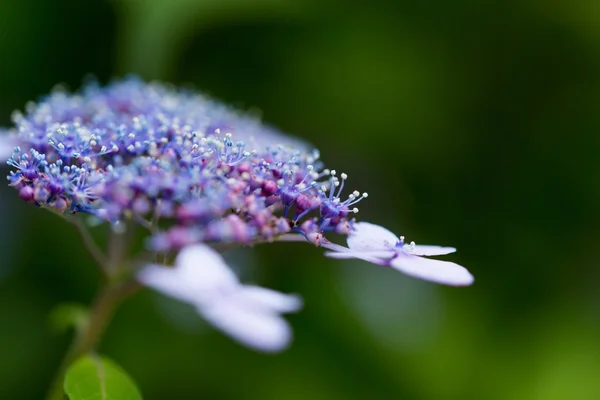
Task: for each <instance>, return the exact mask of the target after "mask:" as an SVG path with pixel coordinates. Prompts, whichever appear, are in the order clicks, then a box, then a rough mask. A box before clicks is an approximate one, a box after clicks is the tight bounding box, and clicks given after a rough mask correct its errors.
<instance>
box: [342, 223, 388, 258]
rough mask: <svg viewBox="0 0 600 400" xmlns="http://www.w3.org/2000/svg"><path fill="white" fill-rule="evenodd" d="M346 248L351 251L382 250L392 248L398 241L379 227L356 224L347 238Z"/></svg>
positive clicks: (368, 224)
mask: <svg viewBox="0 0 600 400" xmlns="http://www.w3.org/2000/svg"><path fill="white" fill-rule="evenodd" d="M347 241H348V247H349V248H350V249H351V250H353V251H372V250H382V249H385V248H386V247H387V246H392V247H394V246H395V245H396V243H398V241H399V239H398V237H397V236H396V235H394V234H393V233H392V232H390V231H388V230H387V229H385V228H384V227H381V226H379V225H375V224H370V223H368V222H357V223H355V224H354V225H353V231H352V232H351V233H350V235H349V236H348V239H347Z"/></svg>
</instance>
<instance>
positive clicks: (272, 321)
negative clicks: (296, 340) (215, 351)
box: [198, 296, 292, 353]
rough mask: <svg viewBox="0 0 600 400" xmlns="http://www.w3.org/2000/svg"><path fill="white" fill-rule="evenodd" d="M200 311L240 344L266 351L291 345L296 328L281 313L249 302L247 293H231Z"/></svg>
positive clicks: (269, 351) (270, 351) (201, 308)
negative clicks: (232, 294) (293, 330)
mask: <svg viewBox="0 0 600 400" xmlns="http://www.w3.org/2000/svg"><path fill="white" fill-rule="evenodd" d="M198 311H199V312H200V313H201V314H202V315H203V316H204V318H206V320H207V321H209V322H210V323H211V324H212V325H214V326H215V327H216V328H217V329H219V330H221V331H223V332H224V333H226V334H227V335H229V336H231V337H232V338H233V339H235V340H237V341H238V342H239V343H241V344H243V345H245V346H248V347H251V348H253V349H255V350H259V351H263V352H268V353H272V352H277V351H281V350H283V349H285V348H286V347H288V346H289V344H290V342H291V339H292V330H291V329H290V326H289V324H288V323H287V321H286V320H285V319H283V318H282V317H281V316H279V314H277V313H274V312H270V311H267V310H265V309H263V308H260V307H258V308H255V307H252V306H251V305H249V304H248V303H247V302H246V301H245V300H244V297H243V296H231V297H229V298H227V299H223V300H222V301H218V302H215V303H214V304H211V305H210V306H206V307H199V308H198Z"/></svg>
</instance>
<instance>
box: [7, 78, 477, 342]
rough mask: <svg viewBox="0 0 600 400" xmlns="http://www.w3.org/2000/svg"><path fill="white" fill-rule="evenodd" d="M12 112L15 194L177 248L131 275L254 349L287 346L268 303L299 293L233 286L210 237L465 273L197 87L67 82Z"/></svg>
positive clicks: (341, 181)
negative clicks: (169, 261) (410, 241)
mask: <svg viewBox="0 0 600 400" xmlns="http://www.w3.org/2000/svg"><path fill="white" fill-rule="evenodd" d="M13 122H14V128H13V129H11V132H10V136H8V135H3V136H0V157H2V154H3V153H4V155H8V154H7V152H6V151H5V150H6V148H7V147H8V146H9V144H8V143H10V147H11V148H12V147H13V145H14V146H15V147H14V151H12V153H11V154H10V156H9V158H8V164H9V165H10V166H11V167H12V170H11V172H10V175H9V176H8V180H9V184H10V186H12V187H14V188H15V189H16V190H17V191H18V194H19V197H20V198H21V199H23V200H24V201H26V202H29V203H32V204H35V205H36V206H38V207H44V208H47V209H49V210H51V211H53V212H56V213H58V214H65V213H72V214H76V213H86V214H91V215H94V216H95V217H97V218H98V219H100V220H103V221H107V222H108V223H110V224H117V223H122V222H127V223H135V224H139V225H140V226H142V227H144V228H147V229H148V232H149V233H148V241H147V247H148V251H149V252H152V253H156V254H176V253H179V256H178V257H177V258H176V259H175V262H174V264H175V267H174V268H170V267H169V268H167V267H166V266H158V265H150V266H148V267H147V268H145V269H141V270H140V271H139V272H138V280H139V281H141V282H142V283H144V284H146V285H147V286H150V287H153V288H155V289H157V290H159V291H162V292H164V293H166V294H169V295H172V296H174V297H176V298H179V299H180V300H183V301H187V302H190V303H192V304H194V305H195V306H196V308H197V309H198V311H199V312H200V313H201V314H202V315H204V316H205V317H206V318H207V319H208V320H210V321H211V322H213V324H214V325H215V326H217V327H219V328H220V329H221V330H223V331H225V332H227V333H229V334H230V335H231V336H233V337H234V338H236V339H238V340H239V341H241V342H242V343H245V344H247V345H249V346H251V347H254V348H257V349H260V350H264V351H275V350H279V349H281V348H283V347H285V345H287V343H288V342H289V333H288V330H287V329H286V328H285V326H286V325H284V324H282V320H281V319H280V317H279V316H278V313H280V312H290V311H295V310H297V309H298V308H299V307H300V303H299V302H298V301H296V300H291V298H290V297H289V296H286V295H283V294H279V293H276V292H272V291H267V289H259V288H255V287H248V286H244V285H242V284H239V283H238V282H237V281H236V280H235V279H234V277H232V276H231V273H230V272H229V271H227V272H224V270H226V268H225V266H224V264H223V261H222V259H221V258H220V255H219V254H218V253H216V252H215V250H214V247H215V246H216V245H222V244H227V245H235V244H240V245H252V244H256V243H261V242H270V241H274V240H299V239H301V240H305V241H308V242H310V243H313V244H314V245H316V246H323V247H326V248H328V249H329V250H332V251H331V252H330V253H328V255H330V256H331V257H336V258H349V257H355V258H361V259H364V260H367V261H370V262H374V263H376V264H380V265H385V266H391V267H393V268H396V269H399V270H402V271H404V272H406V273H408V274H409V275H413V276H416V277H419V278H423V279H428V280H432V281H436V282H441V283H446V284H453V285H466V284H470V283H471V281H472V277H471V276H470V274H469V273H468V272H467V271H466V270H464V268H462V267H460V266H458V265H456V264H452V263H443V262H441V261H435V260H427V259H422V258H420V257H418V256H419V255H434V254H435V255H439V254H446V253H448V252H449V251H447V250H439V249H440V248H434V247H430V248H429V247H428V250H427V249H426V251H425V250H423V251H421V250H422V249H421V250H419V247H418V246H413V245H406V244H404V242H403V240H401V239H398V238H396V237H395V236H394V235H393V234H391V233H389V232H388V233H389V234H386V233H382V231H381V230H377V229H374V228H373V226H372V225H370V224H365V223H355V222H354V219H353V218H352V217H353V216H354V214H356V213H357V212H358V208H356V204H357V203H358V202H360V201H361V200H363V199H364V198H366V197H367V193H360V192H358V191H353V192H351V193H349V194H345V193H344V187H345V183H346V180H347V178H348V177H347V175H346V174H343V173H341V174H339V175H338V173H337V172H336V171H335V170H329V169H325V168H324V166H323V164H322V162H321V161H320V160H319V153H318V152H317V151H316V150H310V149H309V148H308V147H307V145H306V144H305V143H303V142H301V141H298V140H295V139H291V138H289V137H287V136H285V135H283V134H281V133H280V132H278V131H276V130H275V129H273V128H270V127H268V126H265V125H264V124H261V123H260V122H259V121H257V120H256V119H253V118H251V117H249V116H246V115H241V114H240V113H238V112H236V111H233V110H231V109H229V108H227V107H225V106H223V105H221V104H220V103H218V102H215V101H213V100H211V99H209V98H207V97H204V96H201V95H198V94H196V93H192V92H189V91H183V90H177V89H175V88H172V87H170V86H167V85H163V84H159V83H149V84H147V83H144V82H142V81H140V80H138V79H135V78H129V79H126V80H123V81H117V82H114V83H112V84H110V85H108V86H107V87H105V88H102V87H99V86H98V85H96V84H91V85H88V86H86V87H85V88H84V89H83V90H82V91H81V92H79V93H76V94H70V93H67V92H65V91H63V90H57V91H54V92H53V93H51V94H50V95H49V96H47V97H46V98H44V99H42V100H41V101H40V102H38V103H36V104H34V103H31V104H29V105H28V107H27V110H26V113H25V114H21V113H15V114H14V116H13ZM3 148H4V149H3ZM380 229H383V228H380ZM331 232H334V233H338V234H342V235H349V239H348V245H349V247H348V248H344V247H342V246H339V245H335V244H333V243H331V242H330V241H329V240H328V239H326V237H325V235H327V234H328V233H331ZM386 232H387V231H386ZM390 235H391V236H390ZM367 242H369V243H370V244H368V243H367ZM436 249H438V250H436ZM443 249H446V248H443ZM419 260H421V261H419ZM439 263H443V264H439ZM436 268H437V269H439V270H440V271H437V270H436ZM282 326H283V328H282ZM263 328H264V329H263ZM261 332H262V333H261Z"/></svg>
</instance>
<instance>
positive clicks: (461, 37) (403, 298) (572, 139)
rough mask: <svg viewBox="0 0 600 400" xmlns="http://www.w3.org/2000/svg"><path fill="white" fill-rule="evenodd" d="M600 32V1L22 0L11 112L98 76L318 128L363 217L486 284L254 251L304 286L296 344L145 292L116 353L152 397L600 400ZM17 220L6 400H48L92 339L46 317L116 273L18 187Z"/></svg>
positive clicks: (294, 284) (0, 96)
mask: <svg viewBox="0 0 600 400" xmlns="http://www.w3.org/2000/svg"><path fill="white" fill-rule="evenodd" d="M599 26H600V6H598V2H597V1H592V0H589V1H587V0H584V1H580V2H569V1H562V2H561V1H556V2H549V1H541V0H524V1H512V2H507V1H500V0H487V1H473V0H471V1H467V0H458V1H452V2H449V1H443V0H429V1H422V2H416V1H395V2H394V1H390V0H387V1H386V0H371V1H369V2H366V1H365V2H348V1H342V0H321V1H318V0H308V1H300V0H247V1H245V0H198V1H193V0H170V1H166V0H113V1H108V2H103V1H96V0H86V1H81V0H79V1H78V0H62V1H60V0H53V1H36V0H20V1H16V0H6V1H2V2H0V55H1V61H0V126H1V125H8V124H9V122H10V113H11V112H12V110H14V109H23V107H24V105H25V103H26V101H28V100H34V99H36V98H38V97H39V96H40V95H43V94H44V93H47V92H48V91H49V90H50V89H51V88H52V86H53V85H55V84H57V83H64V84H66V85H68V86H69V87H70V88H72V89H76V88H77V87H79V86H80V84H81V82H82V80H83V78H84V77H85V76H86V75H87V74H89V73H92V74H94V75H95V76H96V77H98V79H100V80H101V81H103V82H106V81H107V80H108V79H109V78H111V77H113V76H122V75H123V74H125V73H129V72H134V73H137V74H140V75H141V76H142V77H144V78H148V79H150V78H159V79H162V80H166V81H169V82H173V83H177V84H183V85H190V84H192V85H194V86H195V87H196V88H198V89H200V90H202V91H205V92H207V93H209V94H211V95H213V96H215V97H218V98H221V99H223V100H224V101H227V102H228V103H231V104H234V105H237V106H239V107H241V108H244V109H247V110H252V111H253V112H258V110H260V112H261V113H262V114H263V115H264V119H265V120H266V121H268V122H270V123H273V124H275V125H277V126H279V127H280V128H282V129H283V130H284V131H286V132H289V133H290V134H293V135H296V136H299V137H301V138H304V139H306V140H308V141H310V142H312V143H313V144H314V145H315V146H317V147H318V148H319V149H321V154H322V158H323V159H324V161H325V162H326V164H327V166H328V167H330V168H335V169H337V170H338V171H340V172H346V173H348V175H349V176H350V181H349V183H351V186H354V187H356V188H357V189H359V190H361V191H368V192H369V194H370V196H369V199H367V201H365V202H364V203H362V204H360V209H361V212H360V213H359V217H360V219H362V220H368V221H371V222H374V223H378V224H382V225H385V226H387V227H389V228H390V229H392V230H394V231H395V232H397V233H398V234H403V235H406V236H407V238H408V239H409V240H415V241H417V243H431V244H440V245H454V246H456V247H457V248H458V249H459V252H458V253H457V254H456V255H453V256H451V257H449V259H451V260H453V261H456V262H458V263H461V264H463V265H465V266H466V267H467V268H469V270H470V271H472V273H473V274H474V275H475V277H476V283H475V285H474V286H472V287H469V288H460V289H457V288H447V287H440V286H435V285H431V284H427V283H424V282H419V281H416V280H413V279H410V278H407V277H404V276H402V275H401V274H399V273H397V272H395V271H392V270H386V269H383V268H378V267H376V266H373V265H369V264H366V263H361V262H351V261H332V260H328V259H325V258H324V257H323V256H322V251H321V250H320V249H316V248H312V247H311V246H308V245H302V244H277V245H269V246H262V247H258V248H256V249H254V250H246V251H243V252H241V253H237V255H236V254H234V255H233V258H234V261H233V262H234V263H236V264H237V265H239V266H240V270H241V275H242V276H243V278H244V279H245V280H246V281H251V280H254V281H257V282H259V283H260V284H263V285H265V286H269V287H273V288H276V289H279V290H282V291H289V292H298V293H301V294H302V295H303V296H304V298H305V301H306V307H305V309H304V310H303V311H302V312H301V313H300V314H298V315H293V316H291V317H290V318H289V320H290V321H291V323H292V325H293V327H294V331H295V337H296V339H295V343H294V345H293V346H292V348H291V349H290V350H289V351H287V352H285V353H283V354H281V355H277V356H265V355H260V354H256V353H254V352H252V351H250V350H247V349H245V348H242V347H240V346H238V345H237V344H235V343H234V342H232V341H231V340H229V339H227V338H225V337H224V336H222V335H221V334H219V333H217V332H215V331H214V330H212V329H211V328H209V327H207V326H206V325H204V324H203V323H202V322H201V321H200V320H199V319H197V318H195V317H193V314H191V312H190V310H189V309H187V308H185V307H180V306H179V305H178V304H175V303H174V302H173V301H170V300H168V299H165V298H163V297H161V296H159V295H157V294H154V293H151V292H149V291H146V292H144V293H140V294H138V295H136V296H135V297H134V298H132V299H131V300H129V301H128V302H127V303H126V304H124V305H123V306H122V307H121V308H120V309H119V311H118V313H117V315H116V318H115V320H114V323H113V324H112V326H111V327H110V329H109V330H108V332H107V333H106V336H105V340H104V341H103V344H102V346H101V350H102V352H103V353H105V354H107V355H109V356H111V357H112V358H114V359H115V360H117V361H118V362H119V363H120V364H121V365H123V366H124V367H125V368H126V369H127V370H128V371H129V372H130V373H131V375H132V376H133V377H134V379H135V380H136V381H137V382H138V383H139V384H140V387H141V388H142V392H143V393H144V395H145V398H147V399H179V398H205V399H261V400H262V399H273V400H275V399H277V400H279V399H311V400H319V399H327V400H329V399H332V400H334V399H349V398H350V399H355V398H356V399H366V398H369V399H371V398H376V399H406V400H426V399H432V400H446V399H448V400H450V399H461V400H469V399H472V400H481V399H486V400H500V399H502V400H504V399H510V400H538V399H539V400H554V399H556V400H564V399H569V400H571V399H575V400H579V399H582V400H588V399H589V400H592V399H598V398H600V379H599V376H598V374H599V373H600V291H599V287H600V270H599V268H598V264H599V256H598V252H597V248H598V247H600V246H598V240H599V239H600V229H599V228H598V224H599V222H600V185H599V184H598V178H599V176H600V157H598V151H599V150H600V113H599V112H598V107H599V101H600V28H599ZM1 171H2V173H3V175H4V174H6V173H7V171H8V169H7V168H6V167H2V170H1ZM0 221H1V226H0V256H1V257H2V261H1V262H0V398H2V399H4V398H6V399H40V398H41V397H42V395H43V392H44V391H45V388H46V386H47V385H48V384H49V381H50V379H51V376H52V374H53V372H54V369H55V368H56V366H57V365H58V363H59V360H60V358H61V356H62V353H63V352H64V351H65V349H66V346H67V344H68V340H69V338H68V335H65V334H62V335H61V334H56V333H53V332H52V330H51V329H50V326H49V323H48V318H47V315H48V313H49V311H50V310H51V309H52V308H53V307H54V306H55V305H57V304H59V303H61V302H83V303H88V302H89V301H90V300H91V298H92V296H93V294H94V291H95V285H96V281H97V276H96V273H95V270H94V268H93V267H92V265H91V264H92V262H91V259H90V257H89V256H88V255H87V253H86V252H85V250H84V249H82V246H81V242H80V240H79V238H78V236H77V234H76V232H75V231H74V230H73V229H72V228H71V227H70V226H67V225H66V224H65V223H64V222H62V221H61V220H60V219H58V218H56V217H54V216H52V215H50V213H47V212H44V211H42V210H39V209H35V208H34V207H32V206H29V205H27V204H24V203H22V202H20V201H19V200H18V197H17V195H16V193H15V192H14V191H13V190H12V189H10V188H8V187H1V188H0Z"/></svg>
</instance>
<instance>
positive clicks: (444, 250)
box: [411, 244, 456, 256]
mask: <svg viewBox="0 0 600 400" xmlns="http://www.w3.org/2000/svg"><path fill="white" fill-rule="evenodd" d="M455 251H456V249H455V248H454V247H441V246H428V245H423V244H417V245H415V246H414V247H413V248H412V250H411V254H414V255H415V256H443V255H445V254H450V253H454V252H455Z"/></svg>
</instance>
